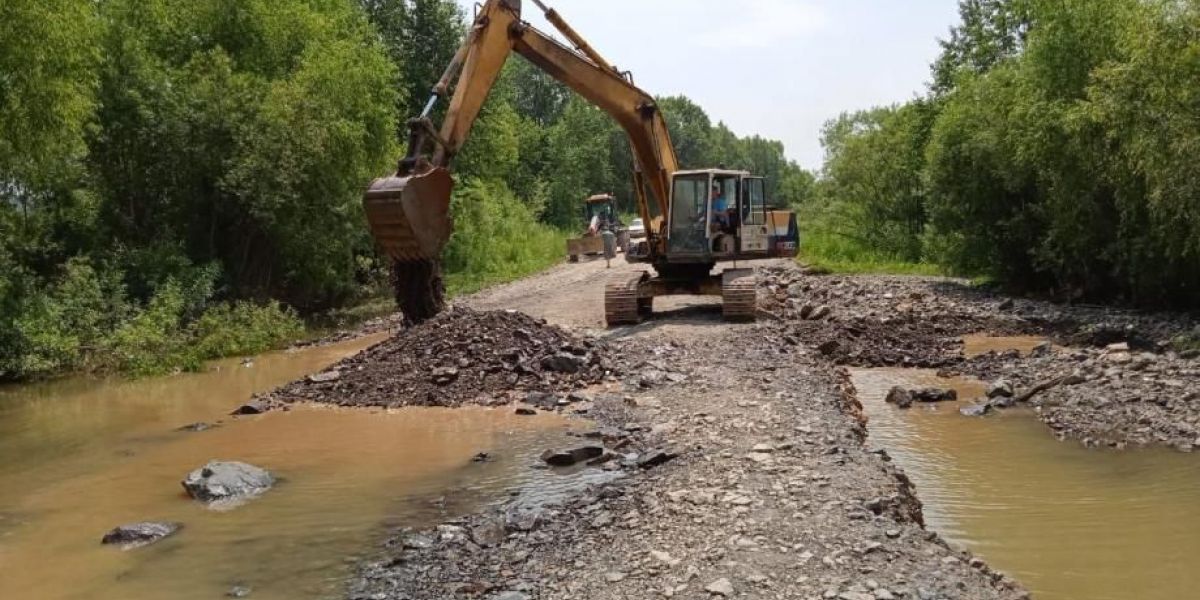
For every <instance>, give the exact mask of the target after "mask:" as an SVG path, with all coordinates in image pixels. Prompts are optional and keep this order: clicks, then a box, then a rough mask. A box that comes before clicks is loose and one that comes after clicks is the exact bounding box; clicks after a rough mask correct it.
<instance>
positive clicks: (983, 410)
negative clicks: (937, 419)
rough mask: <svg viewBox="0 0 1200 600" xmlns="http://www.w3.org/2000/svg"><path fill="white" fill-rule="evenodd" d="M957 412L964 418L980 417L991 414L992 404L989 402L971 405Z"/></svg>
mask: <svg viewBox="0 0 1200 600" xmlns="http://www.w3.org/2000/svg"><path fill="white" fill-rule="evenodd" d="M958 412H959V413H960V414H962V415H963V416H965V417H982V416H986V415H987V414H989V413H991V412H992V404H991V403H990V402H984V403H981V404H972V405H970V406H964V407H962V408H960V409H958Z"/></svg>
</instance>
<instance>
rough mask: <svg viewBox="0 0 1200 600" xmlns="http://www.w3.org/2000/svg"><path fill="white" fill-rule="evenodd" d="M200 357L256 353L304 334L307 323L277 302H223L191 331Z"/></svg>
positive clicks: (201, 317) (205, 314)
mask: <svg viewBox="0 0 1200 600" xmlns="http://www.w3.org/2000/svg"><path fill="white" fill-rule="evenodd" d="M188 334H189V335H188V337H189V338H190V339H191V340H192V345H193V351H194V353H195V354H196V355H197V356H198V357H199V358H201V359H212V358H220V357H222V356H239V355H246V354H255V353H258V352H263V351H266V350H270V349H272V348H276V347H278V346H279V345H280V344H283V343H286V342H288V341H290V340H294V339H296V338H298V337H300V336H301V335H303V334H304V323H303V322H302V321H301V320H300V318H299V317H297V316H296V313H295V312H294V311H292V310H290V309H287V308H284V307H283V306H282V305H281V304H279V303H278V302H269V303H267V304H262V305H258V304H254V303H251V302H244V301H243V302H232V303H222V304H218V305H216V306H213V307H212V308H209V309H208V310H207V311H205V313H204V314H203V315H201V316H200V318H199V319H197V320H196V322H195V323H192V325H191V327H190V330H189V332H188Z"/></svg>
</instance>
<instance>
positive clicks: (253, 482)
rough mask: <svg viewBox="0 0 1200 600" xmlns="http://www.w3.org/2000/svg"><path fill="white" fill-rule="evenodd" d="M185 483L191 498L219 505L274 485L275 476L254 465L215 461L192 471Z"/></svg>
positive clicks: (243, 497) (258, 493) (238, 499)
mask: <svg viewBox="0 0 1200 600" xmlns="http://www.w3.org/2000/svg"><path fill="white" fill-rule="evenodd" d="M182 484H183V489H184V490H187V493H188V495H189V496H191V497H192V498H195V499H196V500H199V501H201V502H205V503H208V504H209V505H218V504H229V503H237V502H241V501H244V500H247V499H249V498H252V497H254V496H258V495H260V494H262V493H264V492H266V491H267V490H269V489H271V486H273V485H274V484H275V477H274V476H272V475H271V473H270V472H268V471H266V470H264V469H261V468H259V467H256V466H254V465H249V464H246V463H242V462H218V461H213V462H210V463H208V464H207V465H205V466H203V467H201V468H199V469H196V470H195V471H192V472H191V473H189V474H188V476H187V477H186V478H184V480H183V481H182Z"/></svg>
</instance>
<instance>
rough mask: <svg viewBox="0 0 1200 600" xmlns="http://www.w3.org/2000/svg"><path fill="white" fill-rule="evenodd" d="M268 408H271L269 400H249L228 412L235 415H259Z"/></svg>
mask: <svg viewBox="0 0 1200 600" xmlns="http://www.w3.org/2000/svg"><path fill="white" fill-rule="evenodd" d="M268 410H271V404H270V403H269V402H266V401H264V400H251V401H250V402H247V403H245V404H243V405H241V406H239V407H237V408H235V409H234V410H233V412H231V413H229V414H231V415H235V416H245V415H261V414H263V413H265V412H267V411H268Z"/></svg>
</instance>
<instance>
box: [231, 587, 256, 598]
mask: <svg viewBox="0 0 1200 600" xmlns="http://www.w3.org/2000/svg"><path fill="white" fill-rule="evenodd" d="M251 591H253V590H251V588H250V586H248V585H235V586H233V587H231V588H229V591H227V592H225V596H226V597H228V598H245V597H246V596H249V595H250V592H251Z"/></svg>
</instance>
